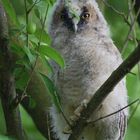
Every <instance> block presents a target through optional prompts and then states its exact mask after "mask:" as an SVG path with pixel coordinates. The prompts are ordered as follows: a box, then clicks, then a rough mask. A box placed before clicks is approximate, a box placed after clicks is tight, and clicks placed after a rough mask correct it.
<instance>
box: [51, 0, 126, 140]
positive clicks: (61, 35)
mask: <svg viewBox="0 0 140 140" xmlns="http://www.w3.org/2000/svg"><path fill="white" fill-rule="evenodd" d="M50 35H51V37H52V46H53V47H54V48H55V49H56V50H57V51H58V52H60V53H61V54H62V56H63V57H64V59H65V62H66V68H65V69H64V70H63V71H62V70H61V69H60V68H59V66H58V65H56V64H53V66H54V69H55V74H56V76H55V79H56V86H57V88H58V90H59V96H60V100H61V104H62V109H63V112H64V114H65V116H66V117H67V119H68V120H69V121H70V122H71V120H70V118H71V117H70V116H76V114H75V113H77V110H80V109H79V108H82V106H83V104H84V103H85V102H88V101H89V100H90V99H91V97H92V96H93V95H94V93H95V92H96V91H97V89H98V88H99V87H100V86H101V85H102V84H103V83H104V81H105V80H106V79H107V78H108V77H109V76H110V74H111V73H112V72H113V71H114V70H115V69H116V68H117V67H118V65H119V64H120V63H121V62H122V59H121V55H120V53H119V51H118V50H117V48H116V47H115V46H114V44H113V41H112V40H111V38H110V36H109V31H108V26H107V23H106V21H105V19H104V17H103V15H102V14H101V12H100V10H99V9H98V5H97V3H96V1H95V0H71V1H69V2H66V1H64V0H59V1H57V4H56V6H55V9H54V12H53V18H52V21H51V23H50ZM126 105H127V92H126V87H125V80H122V81H121V82H120V83H119V84H118V85H117V86H116V87H115V88H114V90H113V91H112V92H111V93H110V95H109V96H108V97H107V98H106V99H105V100H104V102H103V103H102V105H101V106H100V108H98V109H97V110H96V112H95V113H94V114H91V117H90V120H96V119H98V118H100V117H102V116H105V115H108V114H110V113H113V112H115V111H117V110H119V109H120V108H122V107H124V106H126ZM80 111H81V110H80ZM80 111H79V112H78V113H79V114H80ZM127 114H128V111H127V110H122V111H120V112H118V113H117V114H114V115H112V116H110V117H108V118H106V119H102V120H100V121H98V122H96V123H95V124H94V125H91V124H89V125H88V126H87V127H86V128H85V129H84V131H83V133H82V134H81V136H80V138H79V140H123V138H124V133H125V130H126V123H127ZM51 116H52V126H53V132H54V133H55V136H56V137H57V138H58V139H59V140H68V137H69V134H64V129H65V126H67V122H66V121H65V119H64V117H63V116H62V114H61V113H59V112H57V110H56V109H55V107H52V109H51Z"/></svg>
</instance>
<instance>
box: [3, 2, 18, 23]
mask: <svg viewBox="0 0 140 140" xmlns="http://www.w3.org/2000/svg"><path fill="white" fill-rule="evenodd" d="M1 1H2V4H3V6H4V8H5V10H6V12H7V14H8V16H9V17H10V20H11V21H12V22H13V23H14V24H15V25H18V21H17V15H16V13H15V10H14V8H13V6H12V4H11V2H10V1H9V0H1Z"/></svg>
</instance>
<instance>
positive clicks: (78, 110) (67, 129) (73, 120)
mask: <svg viewBox="0 0 140 140" xmlns="http://www.w3.org/2000/svg"><path fill="white" fill-rule="evenodd" d="M87 103H88V100H86V99H85V100H83V101H82V102H81V104H80V105H79V106H78V107H77V108H76V110H75V111H74V114H73V115H72V116H70V122H69V123H70V125H68V126H66V127H65V128H64V130H63V133H64V134H71V133H72V130H71V127H73V126H74V125H75V123H76V121H77V120H78V119H79V118H80V115H81V112H82V110H83V109H84V108H86V107H87Z"/></svg>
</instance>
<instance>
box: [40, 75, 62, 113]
mask: <svg viewBox="0 0 140 140" xmlns="http://www.w3.org/2000/svg"><path fill="white" fill-rule="evenodd" d="M40 75H41V76H42V78H43V80H44V83H45V85H46V86H47V88H48V90H49V95H50V97H51V99H52V100H53V103H54V104H55V106H56V108H57V110H58V111H59V112H61V110H62V109H61V104H60V100H59V96H58V94H57V90H56V87H55V85H54V84H53V82H52V81H51V80H50V79H49V78H48V77H47V76H46V75H44V74H42V73H40Z"/></svg>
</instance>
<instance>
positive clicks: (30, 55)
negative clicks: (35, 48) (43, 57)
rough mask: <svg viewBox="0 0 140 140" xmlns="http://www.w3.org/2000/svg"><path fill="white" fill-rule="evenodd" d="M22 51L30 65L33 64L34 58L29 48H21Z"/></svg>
mask: <svg viewBox="0 0 140 140" xmlns="http://www.w3.org/2000/svg"><path fill="white" fill-rule="evenodd" d="M22 49H23V50H24V52H25V54H26V55H27V57H28V59H29V61H30V63H31V64H33V63H34V61H35V56H34V55H33V54H32V53H31V50H30V48H29V47H22Z"/></svg>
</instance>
